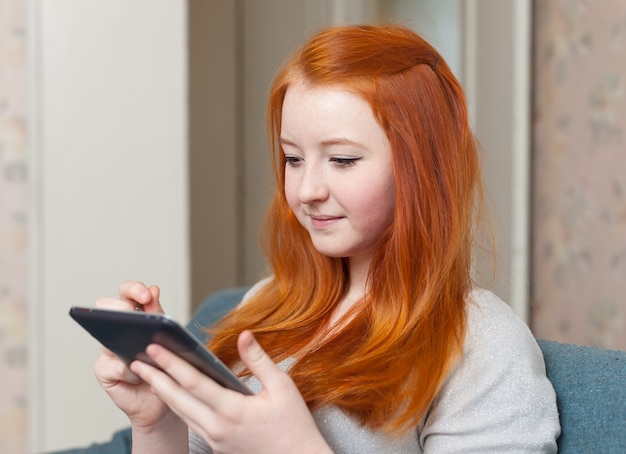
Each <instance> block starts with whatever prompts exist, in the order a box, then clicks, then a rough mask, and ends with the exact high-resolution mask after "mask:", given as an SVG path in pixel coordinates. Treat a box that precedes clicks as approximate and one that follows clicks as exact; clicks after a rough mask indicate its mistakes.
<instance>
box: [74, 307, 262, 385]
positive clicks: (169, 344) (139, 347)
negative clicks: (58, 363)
mask: <svg viewBox="0 0 626 454" xmlns="http://www.w3.org/2000/svg"><path fill="white" fill-rule="evenodd" d="M70 316H71V317H72V318H73V319H74V320H76V321H77V322H78V323H79V324H80V325H81V326H82V327H83V328H85V329H86V330H87V331H88V332H89V333H90V334H91V335H92V336H93V337H95V338H96V339H97V340H98V341H99V342H100V343H101V344H102V345H104V346H105V347H106V348H108V349H109V350H111V351H112V352H113V353H115V354H116V355H117V356H119V357H120V358H121V359H122V360H123V361H124V362H126V364H130V363H131V362H132V361H134V360H136V359H139V360H141V361H144V362H146V363H148V364H151V365H153V366H155V367H158V366H157V365H156V364H155V363H154V361H152V359H150V357H148V355H146V353H145V351H146V347H148V345H150V344H160V345H162V346H163V347H165V348H167V349H168V350H170V351H172V352H174V353H175V354H177V355H178V356H180V357H181V358H183V359H185V360H186V361H187V362H189V363H190V364H192V365H193V366H195V367H196V368H197V369H199V370H200V371H202V372H204V373H205V374H206V375H208V376H209V377H211V378H212V379H213V380H215V381H216V382H217V383H219V384H220V385H222V386H224V387H226V388H229V389H232V390H235V391H239V392H240V393H243V394H247V395H250V394H252V392H251V391H250V390H249V389H248V387H247V386H245V385H244V384H243V383H242V382H241V381H240V380H239V378H238V377H237V376H236V375H235V373H234V372H233V371H231V370H230V369H229V368H228V367H227V366H226V365H225V364H224V363H222V361H221V360H220V359H219V358H218V357H217V356H215V354H213V353H212V352H211V351H210V350H208V349H207V348H206V347H205V346H204V345H203V344H202V343H201V342H200V341H199V340H198V339H197V338H196V337H195V336H194V335H193V334H191V332H190V331H189V330H187V329H186V328H185V327H184V326H182V325H180V324H179V323H178V322H176V321H175V320H174V319H173V318H172V317H170V316H168V315H165V314H154V313H149V312H139V311H136V312H133V311H117V310H109V309H96V308H89V307H78V306H73V307H72V308H71V309H70Z"/></svg>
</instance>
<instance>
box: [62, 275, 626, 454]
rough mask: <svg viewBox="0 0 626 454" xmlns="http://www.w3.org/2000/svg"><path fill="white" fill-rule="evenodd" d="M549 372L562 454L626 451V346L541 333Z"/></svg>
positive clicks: (96, 447) (197, 319) (75, 452)
mask: <svg viewBox="0 0 626 454" xmlns="http://www.w3.org/2000/svg"><path fill="white" fill-rule="evenodd" d="M245 291H246V288H243V287H238V288H232V289H225V290H222V291H219V292H216V293H214V294H212V295H210V296H209V297H208V298H207V299H206V300H205V301H204V303H203V304H202V305H201V307H200V308H199V309H198V311H197V312H196V313H195V315H194V317H193V318H192V320H191V321H190V322H189V324H188V328H189V329H190V330H191V331H192V332H193V333H194V334H195V335H196V336H198V338H200V339H205V336H206V335H205V333H204V332H203V331H202V329H201V328H202V327H206V326H210V325H212V324H213V323H214V322H216V321H217V320H219V319H220V318H221V317H223V316H224V315H225V314H226V313H227V312H228V311H229V310H230V309H232V308H233V307H234V306H235V305H236V304H237V303H238V302H239V301H241V298H242V296H243V294H244V293H245ZM538 343H539V346H540V347H541V350H542V352H543V355H544V359H545V363H546V369H547V374H548V378H549V379H550V381H551V382H552V385H553V386H554V389H555V390H556V394H557V405H558V409H559V415H560V419H561V436H560V438H559V440H558V446H559V453H562V454H582V453H584V454H587V453H589V454H591V453H593V454H625V453H626V352H624V351H617V350H604V349H598V348H591V347H583V346H577V345H568V344H562V343H558V342H551V341H546V340H541V339H538ZM130 442H131V435H130V429H124V430H121V431H119V432H117V433H115V434H114V435H113V437H112V439H111V440H110V441H109V442H107V443H102V444H93V445H91V446H88V447H84V448H77V449H70V450H66V451H56V452H55V453H50V454H125V453H129V454H130V452H131V449H130Z"/></svg>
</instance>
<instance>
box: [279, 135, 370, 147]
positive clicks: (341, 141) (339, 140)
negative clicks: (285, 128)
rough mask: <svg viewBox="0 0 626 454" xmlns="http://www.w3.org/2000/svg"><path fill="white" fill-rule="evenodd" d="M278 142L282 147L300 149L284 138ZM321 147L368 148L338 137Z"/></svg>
mask: <svg viewBox="0 0 626 454" xmlns="http://www.w3.org/2000/svg"><path fill="white" fill-rule="evenodd" d="M278 142H279V143H280V144H281V145H288V146H292V147H296V148H297V147H298V145H296V144H295V143H294V142H292V141H291V140H288V139H285V138H284V137H280V138H279V139H278ZM321 145H322V146H324V147H329V146H332V145H353V146H357V147H360V148H366V147H365V145H363V144H362V143H360V142H355V141H354V140H350V139H347V138H345V137H337V138H335V139H328V140H324V141H323V142H322V143H321Z"/></svg>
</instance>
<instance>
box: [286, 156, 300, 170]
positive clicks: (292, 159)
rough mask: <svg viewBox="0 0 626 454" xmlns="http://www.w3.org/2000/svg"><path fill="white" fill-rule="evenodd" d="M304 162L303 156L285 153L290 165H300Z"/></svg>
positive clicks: (287, 162) (287, 163)
mask: <svg viewBox="0 0 626 454" xmlns="http://www.w3.org/2000/svg"><path fill="white" fill-rule="evenodd" d="M301 162H302V158H300V157H298V156H287V155H285V164H286V165H288V166H290V167H298V166H299V165H300V163H301Z"/></svg>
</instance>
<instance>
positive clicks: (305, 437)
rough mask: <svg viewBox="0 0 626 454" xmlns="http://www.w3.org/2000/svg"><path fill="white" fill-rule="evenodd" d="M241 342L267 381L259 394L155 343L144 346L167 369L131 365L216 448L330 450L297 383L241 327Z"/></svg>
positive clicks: (241, 349) (242, 351) (247, 357)
mask: <svg viewBox="0 0 626 454" xmlns="http://www.w3.org/2000/svg"><path fill="white" fill-rule="evenodd" d="M237 347H238V349H239V355H240V357H241V360H242V361H243V362H244V364H245V365H246V366H247V367H248V369H249V370H250V371H251V372H252V374H254V375H255V376H256V377H257V379H258V380H259V381H260V382H261V384H262V385H263V390H262V391H261V392H260V393H259V394H257V395H254V396H244V395H243V394H240V393H238V392H236V391H231V390H229V389H226V388H224V387H222V386H221V385H219V384H218V383H217V382H215V381H213V380H212V379H211V378H209V377H207V376H206V375H204V374H203V373H202V372H200V371H198V370H197V369H196V368H195V367H193V366H192V365H190V364H189V363H187V362H186V361H185V360H183V359H181V358H180V357H178V356H176V355H175V354H173V353H172V352H170V351H168V350H167V349H165V348H163V347H161V346H159V345H156V344H153V345H150V346H149V347H148V349H147V350H146V352H147V354H148V355H149V356H150V357H151V358H152V359H153V360H154V361H155V362H156V363H157V364H158V365H159V366H160V367H161V368H163V370H165V371H166V372H167V374H165V373H163V372H161V371H159V370H158V369H156V368H154V367H151V366H150V365H148V364H146V363H143V362H140V361H135V362H133V363H132V364H131V370H132V371H133V372H134V373H136V374H137V375H139V376H140V377H141V378H142V379H143V380H145V381H146V382H148V383H149V384H150V386H151V387H152V389H153V392H155V393H156V394H157V395H158V396H159V397H160V398H161V400H162V401H163V402H165V403H166V404H167V405H168V406H169V407H170V409H171V410H172V411H174V412H175V413H176V414H177V415H178V416H179V417H180V418H181V419H182V420H183V421H185V422H186V423H187V425H188V426H189V427H190V428H191V429H192V430H193V431H194V432H196V433H197V434H198V435H200V436H201V437H202V438H203V439H204V440H206V442H207V443H208V444H209V446H210V447H211V449H212V450H213V452H214V453H216V454H218V453H223V452H228V453H250V452H254V453H265V452H267V453H292V452H302V453H322V452H325V453H329V452H332V451H331V449H330V448H329V446H328V445H327V444H326V441H325V440H324V438H323V437H322V435H321V433H320V432H319V430H318V429H317V426H316V425H315V421H314V420H313V417H312V416H311V413H310V411H309V409H308V407H307V406H306V403H305V402H304V400H303V399H302V396H301V395H300V393H299V391H298V389H297V387H296V385H295V384H294V383H293V381H292V380H291V378H290V377H289V376H288V375H287V374H286V373H284V372H283V371H282V370H280V368H278V366H277V365H276V364H274V362H273V361H272V360H271V359H270V357H269V356H268V355H267V354H266V353H265V351H264V350H263V349H262V348H261V346H260V345H259V344H258V342H257V341H256V339H255V338H254V336H253V335H252V333H251V332H249V331H244V332H243V333H241V334H240V336H239V340H238V343H237ZM168 374H169V376H168Z"/></svg>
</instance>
